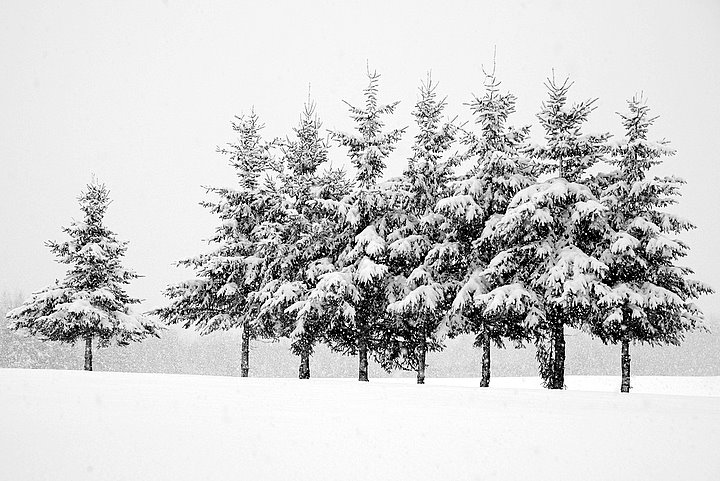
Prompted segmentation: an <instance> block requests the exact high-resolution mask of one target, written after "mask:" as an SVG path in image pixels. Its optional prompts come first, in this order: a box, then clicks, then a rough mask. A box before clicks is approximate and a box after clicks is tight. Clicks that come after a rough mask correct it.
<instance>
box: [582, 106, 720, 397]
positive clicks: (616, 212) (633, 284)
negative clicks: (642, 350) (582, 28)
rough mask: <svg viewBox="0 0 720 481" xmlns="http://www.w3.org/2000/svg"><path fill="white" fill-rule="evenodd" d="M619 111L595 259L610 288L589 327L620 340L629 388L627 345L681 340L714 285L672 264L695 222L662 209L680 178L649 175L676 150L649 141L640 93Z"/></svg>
mask: <svg viewBox="0 0 720 481" xmlns="http://www.w3.org/2000/svg"><path fill="white" fill-rule="evenodd" d="M619 115H620V117H621V118H622V123H623V126H624V128H625V136H624V138H623V139H621V140H620V141H618V142H615V143H614V145H612V147H611V149H610V159H609V161H610V163H611V164H612V165H613V166H614V167H615V171H613V172H612V173H610V174H609V175H607V176H605V178H604V179H605V184H606V185H605V188H604V196H603V203H604V204H605V205H607V206H608V209H609V213H610V215H609V219H610V228H611V232H610V235H609V236H608V239H607V240H608V242H607V243H605V244H604V245H603V252H602V254H601V257H600V258H601V260H602V261H603V262H604V263H605V264H607V266H608V272H607V278H606V283H607V284H608V285H609V286H610V289H609V291H608V292H607V294H606V295H605V296H604V298H603V302H602V303H601V306H600V312H599V314H600V316H599V318H598V319H597V322H596V323H595V324H594V325H593V326H592V330H593V332H594V333H595V334H596V335H598V336H599V337H600V338H601V339H602V340H603V342H605V343H612V344H617V343H620V344H621V346H622V351H621V352H622V354H621V368H622V382H621V388H620V390H621V391H622V392H630V342H638V343H648V344H651V345H653V344H660V343H671V344H679V342H680V341H681V340H682V339H683V334H684V333H685V332H687V331H690V330H692V329H695V328H697V327H698V326H700V325H701V324H702V320H703V314H702V312H700V310H699V309H698V308H697V307H696V306H695V305H694V304H693V303H692V300H693V299H696V298H698V297H699V296H700V295H702V294H709V293H712V289H710V287H708V286H707V285H705V284H703V283H701V282H698V281H695V280H691V279H688V278H687V276H688V275H690V274H692V272H693V271H692V270H691V269H689V268H688V267H684V266H679V265H677V261H678V259H680V258H681V257H684V256H685V255H686V253H687V250H688V246H687V245H686V244H684V243H683V242H682V241H681V240H679V239H677V238H676V237H675V236H676V235H678V234H680V233H681V232H683V231H685V230H688V229H691V228H693V225H692V224H690V223H689V222H688V221H686V220H684V219H681V218H679V217H677V216H675V215H673V214H670V213H668V212H666V211H665V210H664V209H665V208H666V207H668V206H670V205H672V204H675V203H676V202H677V201H676V198H677V197H678V195H679V188H680V186H681V185H682V184H683V183H684V181H682V180H681V179H679V178H676V177H654V178H650V177H649V176H648V171H649V170H650V168H651V167H653V166H654V165H657V164H659V163H661V158H662V157H663V156H667V155H673V154H674V153H675V151H674V150H672V149H671V148H670V147H669V146H668V142H666V141H664V140H663V141H659V142H652V141H649V140H648V138H647V137H648V131H649V129H650V127H651V126H652V124H653V122H654V121H655V119H656V118H657V117H650V113H649V108H648V106H647V105H646V103H645V100H644V99H643V98H642V97H633V99H632V100H630V101H629V102H628V112H627V113H624V114H619Z"/></svg>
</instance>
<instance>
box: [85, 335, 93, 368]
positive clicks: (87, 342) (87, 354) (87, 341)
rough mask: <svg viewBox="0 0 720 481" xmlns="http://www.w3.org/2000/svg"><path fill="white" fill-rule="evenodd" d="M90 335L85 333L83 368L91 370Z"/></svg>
mask: <svg viewBox="0 0 720 481" xmlns="http://www.w3.org/2000/svg"><path fill="white" fill-rule="evenodd" d="M92 354H93V353H92V335H91V334H86V335H85V370H86V371H92V370H93V369H92V357H93V356H92Z"/></svg>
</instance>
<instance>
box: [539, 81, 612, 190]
mask: <svg viewBox="0 0 720 481" xmlns="http://www.w3.org/2000/svg"><path fill="white" fill-rule="evenodd" d="M572 85H573V83H572V82H570V80H569V79H567V78H566V79H565V80H564V81H563V82H562V83H559V82H557V81H556V80H555V76H554V74H553V77H552V78H549V79H547V81H546V83H545V87H546V88H547V90H548V94H549V97H550V98H549V99H548V100H547V101H545V102H543V104H542V108H541V110H540V113H539V114H538V115H537V118H538V120H539V121H540V125H541V126H542V127H543V129H544V130H545V141H546V144H545V145H544V146H535V147H533V148H531V149H529V153H530V154H531V155H532V156H533V157H534V158H537V159H539V160H540V161H541V162H542V167H543V170H545V171H555V172H557V174H558V175H559V176H560V177H562V178H565V179H567V180H570V181H576V180H579V179H580V177H581V176H582V175H583V174H584V173H585V172H586V171H587V170H588V169H589V168H590V167H592V166H593V165H594V164H595V163H597V162H598V161H599V160H600V159H601V157H602V154H603V149H602V147H603V145H604V144H605V142H606V140H607V139H608V137H609V135H608V134H583V133H582V130H581V128H582V125H583V124H584V123H585V122H586V121H587V119H588V116H589V115H590V113H592V111H593V110H595V108H596V107H595V102H596V101H597V99H590V100H585V101H583V102H579V103H576V104H573V105H571V106H568V100H567V94H568V91H569V90H570V88H571V87H572Z"/></svg>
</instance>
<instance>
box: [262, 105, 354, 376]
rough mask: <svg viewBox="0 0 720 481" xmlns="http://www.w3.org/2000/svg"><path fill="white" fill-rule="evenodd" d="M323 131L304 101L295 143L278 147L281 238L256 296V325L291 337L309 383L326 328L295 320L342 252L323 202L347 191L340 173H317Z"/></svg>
mask: <svg viewBox="0 0 720 481" xmlns="http://www.w3.org/2000/svg"><path fill="white" fill-rule="evenodd" d="M321 126H322V124H321V122H320V120H319V119H318V118H317V116H316V114H315V104H314V103H312V102H311V101H310V100H308V103H307V104H306V105H305V110H304V112H303V114H302V117H301V119H300V123H299V125H298V126H297V127H296V128H294V129H293V130H294V133H295V136H294V138H293V139H287V140H286V141H285V142H284V143H283V145H282V150H283V167H284V170H283V172H282V174H281V175H280V179H279V180H280V182H279V186H278V189H277V192H276V194H277V196H276V202H275V207H274V209H273V210H272V211H271V213H270V216H269V217H270V218H272V220H273V222H278V223H280V224H281V225H282V228H281V232H282V233H281V236H280V239H279V242H277V243H273V244H269V245H268V246H267V247H268V249H267V254H266V255H265V257H266V258H267V260H268V262H267V264H266V266H265V269H264V270H265V274H264V278H265V280H264V282H263V284H262V287H261V288H260V290H259V291H258V292H257V295H256V302H257V303H258V305H259V308H258V317H259V320H260V322H262V323H266V324H267V325H268V327H267V329H268V330H274V331H275V332H277V333H278V334H279V335H281V336H286V337H289V338H290V339H291V341H292V343H291V350H292V352H293V353H294V354H296V355H298V356H300V368H299V372H298V375H299V378H300V379H309V378H310V356H311V355H312V353H313V350H314V349H315V345H316V344H317V343H318V342H320V341H322V340H323V339H324V335H325V332H326V330H327V327H328V326H327V319H326V317H325V316H323V315H322V314H317V315H307V316H298V310H299V309H300V308H301V307H302V306H303V305H304V301H305V300H306V299H307V296H308V294H309V292H310V290H311V289H312V287H314V286H315V284H316V282H317V280H318V276H319V275H321V274H324V273H325V272H326V267H327V266H328V265H331V264H332V260H333V259H336V258H337V255H338V251H339V249H340V248H341V246H339V245H338V243H337V242H336V239H337V235H336V231H337V228H336V225H337V222H338V221H339V220H340V219H339V218H338V217H337V214H336V213H335V212H334V211H333V210H332V209H327V208H325V201H338V200H340V199H341V198H342V197H343V196H345V195H347V194H348V193H349V191H350V187H351V186H350V184H349V182H348V181H347V180H346V179H345V174H344V172H343V171H339V170H334V169H329V170H326V171H325V172H322V173H321V172H318V169H319V167H320V166H321V165H322V164H324V163H326V162H327V160H328V146H327V143H326V141H325V139H323V138H322V137H321V135H320V129H321Z"/></svg>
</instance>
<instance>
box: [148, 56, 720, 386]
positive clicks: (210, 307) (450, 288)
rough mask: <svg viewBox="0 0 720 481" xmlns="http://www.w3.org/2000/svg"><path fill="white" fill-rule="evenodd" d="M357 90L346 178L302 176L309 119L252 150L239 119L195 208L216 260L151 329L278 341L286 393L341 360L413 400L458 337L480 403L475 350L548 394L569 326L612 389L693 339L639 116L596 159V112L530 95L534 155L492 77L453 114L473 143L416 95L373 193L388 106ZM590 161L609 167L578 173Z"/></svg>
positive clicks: (652, 150) (645, 120)
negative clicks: (531, 368)
mask: <svg viewBox="0 0 720 481" xmlns="http://www.w3.org/2000/svg"><path fill="white" fill-rule="evenodd" d="M368 80H369V84H368V87H367V88H366V89H365V90H364V100H365V103H364V105H363V106H361V107H356V106H354V105H351V104H349V103H347V105H348V108H349V111H350V118H351V119H352V121H353V122H354V124H355V130H354V132H352V133H347V132H337V131H333V132H330V136H329V140H330V142H334V143H335V144H336V145H337V146H338V147H340V148H343V149H344V150H345V151H346V152H347V157H348V159H349V161H350V163H351V164H352V166H353V168H354V169H353V170H354V178H349V177H348V176H346V174H345V173H344V172H343V171H337V170H327V169H326V170H324V171H322V170H320V169H321V167H322V166H323V165H324V164H326V163H327V161H328V147H329V145H328V142H326V140H324V138H323V133H322V132H321V123H320V121H319V120H318V118H317V116H316V115H315V107H314V105H313V104H312V103H311V102H310V101H308V104H306V106H305V111H304V113H303V115H302V117H301V120H300V124H299V125H298V126H297V127H296V128H295V129H294V134H293V136H291V137H289V138H287V139H273V140H269V141H264V140H262V139H261V135H260V133H261V129H262V125H261V124H260V122H259V121H258V117H257V115H256V114H255V113H254V112H253V113H251V114H250V115H249V116H246V117H239V118H238V119H237V122H236V123H234V124H233V129H234V130H235V131H236V132H237V133H238V140H237V142H235V143H231V144H229V145H228V146H227V147H225V148H221V149H219V151H220V152H221V153H222V154H224V155H226V156H228V158H229V160H230V163H231V165H232V166H233V167H234V168H235V169H236V172H237V175H238V177H239V187H238V188H237V189H233V190H228V189H208V190H209V191H210V192H213V193H215V194H217V196H218V197H219V199H220V200H219V201H218V202H217V203H208V204H206V205H207V206H208V207H209V208H210V209H211V210H212V212H213V213H215V214H217V215H219V217H220V218H221V220H222V224H221V226H220V227H218V229H217V231H216V235H215V237H214V239H213V241H214V242H213V243H214V245H215V246H216V250H214V251H213V252H211V253H208V254H203V255H201V256H198V257H195V258H192V259H189V260H186V261H183V262H182V264H183V265H188V266H192V267H194V268H195V269H196V272H197V273H198V278H197V279H195V280H192V281H189V282H185V283H182V284H180V285H177V286H172V287H170V288H169V289H168V291H167V294H168V296H169V297H170V299H171V301H172V302H171V304H170V305H169V306H167V307H165V308H162V309H159V310H157V311H156V313H157V314H159V315H160V316H161V317H162V318H163V319H164V320H166V321H168V322H171V323H182V324H183V325H184V326H185V327H195V328H198V329H200V330H201V331H203V332H208V331H212V330H216V329H228V328H235V327H238V328H241V329H242V330H243V333H246V334H245V335H244V336H243V339H244V343H243V352H245V353H247V343H248V342H249V341H250V340H251V339H254V338H257V337H266V338H271V339H272V338H278V337H283V336H284V337H289V338H290V339H291V340H292V350H293V352H294V353H296V354H297V355H299V356H300V369H299V375H300V377H301V378H306V377H309V375H310V366H309V358H310V356H311V354H312V351H313V348H314V346H315V345H316V344H317V343H318V342H323V343H326V344H327V345H329V346H330V347H331V348H332V349H334V350H336V351H339V352H342V353H345V354H349V355H357V356H358V371H359V372H358V378H359V380H361V381H367V379H368V377H367V365H368V357H369V356H372V357H373V358H374V359H375V360H376V361H377V362H379V363H380V364H381V365H382V366H383V367H384V368H385V369H388V370H390V369H394V368H401V369H412V370H416V371H417V380H418V383H423V382H424V377H425V367H426V361H425V359H426V354H427V352H428V351H431V350H439V349H442V347H443V339H444V337H445V336H447V335H450V336H455V335H459V334H465V333H469V334H472V335H474V336H475V338H476V345H477V346H478V347H480V348H481V349H482V352H483V363H482V381H481V385H482V386H487V385H488V384H489V378H490V346H491V344H493V343H494V344H496V345H497V346H500V347H502V346H504V345H505V343H508V342H510V343H515V344H523V343H526V342H533V343H534V344H535V345H536V346H537V352H538V361H539V366H540V374H541V376H542V378H543V380H544V383H545V385H546V386H547V387H549V388H555V389H559V388H562V387H563V386H564V360H565V341H564V331H565V327H566V326H571V327H575V328H579V329H583V330H585V331H588V332H590V333H591V334H593V335H595V336H597V337H598V338H599V339H600V340H602V341H603V342H605V343H613V344H615V343H619V344H621V345H622V370H623V382H622V389H623V391H627V390H628V389H629V363H630V360H629V345H630V343H631V342H641V343H650V344H656V343H678V342H680V341H681V340H682V337H683V334H684V333H685V332H687V331H689V330H692V329H695V328H696V327H698V326H700V325H701V322H702V313H701V312H700V311H699V310H698V309H697V307H696V306H695V305H694V304H693V302H692V301H693V300H694V299H695V298H697V297H698V296H700V295H702V294H704V293H709V292H711V291H710V288H709V287H708V286H706V285H704V284H702V283H700V282H698V281H694V280H691V279H689V278H688V276H689V274H691V273H692V271H691V270H690V269H688V268H686V267H682V266H679V265H677V261H678V259H680V258H681V257H683V256H684V255H685V254H686V252H687V246H686V245H685V244H683V243H682V242H681V241H680V240H678V239H676V238H675V236H676V235H677V234H679V233H681V232H682V231H684V230H686V229H689V228H691V227H692V226H691V224H690V223H688V222H687V221H685V220H683V219H680V218H678V217H677V216H675V215H673V214H671V213H669V212H667V211H666V210H665V208H666V207H667V206H669V205H670V204H673V203H674V202H676V199H677V196H678V189H679V187H680V185H681V184H682V180H680V179H678V178H674V177H650V176H649V174H648V170H649V169H650V168H651V167H652V166H653V165H655V164H657V163H659V162H660V159H661V157H662V156H665V155H671V154H673V151H672V150H671V149H670V148H669V147H668V146H667V143H666V142H665V141H661V142H653V141H650V140H649V139H648V131H649V128H650V127H651V125H652V123H653V122H654V120H655V118H653V117H651V116H650V114H649V110H648V107H647V105H646V104H645V100H644V99H643V98H641V97H635V98H633V99H632V100H630V101H629V102H628V112H627V113H624V114H621V119H622V124H623V126H624V129H625V133H624V136H623V137H622V138H621V139H619V140H616V141H611V139H610V135H609V134H601V135H588V134H585V133H584V132H583V127H584V124H585V122H586V121H587V119H588V116H589V115H590V114H591V112H592V111H593V110H594V108H595V105H594V104H595V100H589V101H585V102H580V103H577V104H574V105H570V104H568V100H567V96H568V91H569V89H570V87H571V83H570V82H569V81H567V80H565V81H563V82H558V81H556V80H555V79H554V78H552V79H548V82H547V84H546V87H547V90H548V95H549V98H548V99H547V101H545V102H544V103H543V106H542V110H541V112H540V113H539V114H538V116H537V117H538V120H539V122H540V125H541V127H542V128H543V130H544V133H545V142H544V143H543V144H542V145H531V143H530V140H529V132H530V127H528V126H524V127H521V128H514V127H512V126H510V125H509V124H508V120H509V117H510V116H511V114H512V113H513V112H514V110H515V102H516V98H515V96H514V95H512V94H510V93H503V92H501V89H500V82H499V81H498V80H497V78H496V76H495V71H494V69H493V71H492V72H489V73H486V78H485V82H484V89H485V91H484V92H483V94H482V96H480V97H475V98H474V99H473V101H472V102H470V104H469V107H470V110H471V113H472V115H473V118H474V123H473V124H472V125H471V126H467V125H458V123H457V121H456V120H455V119H448V118H446V117H445V116H444V112H445V108H446V102H445V100H444V99H441V98H439V97H438V94H437V92H436V89H437V86H436V84H435V83H433V81H432V79H431V78H430V77H428V79H427V80H426V81H425V82H423V83H422V85H421V86H420V89H419V95H418V100H417V103H416V105H415V108H414V110H413V117H414V120H415V123H416V130H417V134H416V135H415V138H414V143H413V147H412V156H411V158H410V159H408V161H407V167H406V169H405V170H404V172H403V174H402V175H401V176H400V177H397V178H392V179H388V180H384V181H383V180H382V177H383V172H384V169H385V166H386V164H387V163H388V162H391V161H395V162H397V161H398V160H396V159H395V157H394V156H393V152H394V150H395V147H396V145H397V143H398V141H399V140H400V139H401V137H402V136H403V134H404V133H405V129H399V130H398V129H395V130H388V129H386V128H385V122H384V119H385V118H386V117H387V116H390V115H392V114H394V112H395V108H396V106H397V102H393V103H389V104H382V103H380V102H379V99H378V80H379V75H378V74H377V73H375V72H370V71H368ZM599 162H603V163H605V164H606V165H607V166H609V167H610V169H606V170H605V171H600V172H599V173H593V171H591V168H592V167H593V166H595V165H596V164H598V163H599ZM597 170H598V169H595V171H597ZM247 362H248V359H247V356H244V357H243V363H244V365H243V372H244V373H245V372H247V369H248V365H247Z"/></svg>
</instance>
